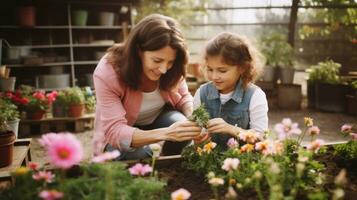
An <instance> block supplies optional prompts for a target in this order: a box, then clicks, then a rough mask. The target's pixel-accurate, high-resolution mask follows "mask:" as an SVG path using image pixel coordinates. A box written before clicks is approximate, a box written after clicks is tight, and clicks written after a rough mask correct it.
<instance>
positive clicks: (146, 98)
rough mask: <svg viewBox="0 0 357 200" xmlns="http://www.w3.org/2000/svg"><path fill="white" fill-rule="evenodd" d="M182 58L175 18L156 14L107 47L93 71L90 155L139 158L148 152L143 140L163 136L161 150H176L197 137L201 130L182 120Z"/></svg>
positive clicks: (189, 105) (185, 99)
mask: <svg viewBox="0 0 357 200" xmlns="http://www.w3.org/2000/svg"><path fill="white" fill-rule="evenodd" d="M187 62H188V54H187V49H186V45H185V42H184V40H183V36H182V34H181V31H180V30H179V29H178V27H177V23H176V22H175V21H174V20H173V19H172V18H169V17H166V16H163V15H158V14H154V15H150V16H147V17H146V18H144V19H143V20H141V21H140V22H139V23H138V24H137V25H136V26H135V27H134V28H133V29H132V30H131V32H130V34H129V36H128V39H127V40H126V41H125V42H124V44H122V45H118V46H113V47H111V48H110V49H109V50H108V53H107V54H106V55H105V56H104V57H103V58H102V59H101V60H100V61H99V63H98V66H97V67H96V69H95V71H94V75H93V76H94V86H95V90H96V97H97V106H96V117H95V134H94V138H93V142H94V154H95V155H98V154H100V153H101V152H103V151H112V150H114V149H118V150H119V151H120V152H121V155H120V157H119V158H118V159H119V160H127V159H141V158H145V157H149V156H151V150H150V147H149V146H148V144H151V143H157V142H160V141H167V142H165V144H164V148H163V154H165V155H168V154H179V153H180V152H181V149H182V148H183V146H184V145H185V144H187V141H190V140H191V139H193V138H194V137H196V136H198V135H199V134H200V131H201V129H200V128H199V127H198V126H197V124H196V123H194V122H190V121H188V120H187V119H186V117H188V116H190V115H191V114H192V110H193V98H192V96H191V95H190V93H189V92H188V88H187V85H186V82H185V80H184V77H185V65H186V64H187ZM169 107H170V108H169ZM171 108H174V109H176V110H173V109H171ZM178 110H179V111H181V112H179V111H178ZM182 141H186V142H185V143H179V142H182Z"/></svg>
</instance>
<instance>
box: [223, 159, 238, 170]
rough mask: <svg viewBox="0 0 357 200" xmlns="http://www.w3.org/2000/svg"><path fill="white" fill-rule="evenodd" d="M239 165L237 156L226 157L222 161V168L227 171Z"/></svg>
mask: <svg viewBox="0 0 357 200" xmlns="http://www.w3.org/2000/svg"><path fill="white" fill-rule="evenodd" d="M238 165H239V159H238V158H226V159H225V160H224V162H223V166H222V169H223V170H226V171H227V172H228V171H231V170H236V169H237V168H238Z"/></svg>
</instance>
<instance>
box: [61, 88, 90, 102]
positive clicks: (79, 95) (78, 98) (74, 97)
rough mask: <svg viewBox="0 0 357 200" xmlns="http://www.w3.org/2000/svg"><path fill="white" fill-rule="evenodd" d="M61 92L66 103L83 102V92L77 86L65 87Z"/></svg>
mask: <svg viewBox="0 0 357 200" xmlns="http://www.w3.org/2000/svg"><path fill="white" fill-rule="evenodd" d="M63 92H64V93H65V94H66V102H67V104H68V105H79V104H84V103H85V97H84V94H83V92H82V90H81V89H80V88H79V87H72V88H66V89H65V90H64V91H63Z"/></svg>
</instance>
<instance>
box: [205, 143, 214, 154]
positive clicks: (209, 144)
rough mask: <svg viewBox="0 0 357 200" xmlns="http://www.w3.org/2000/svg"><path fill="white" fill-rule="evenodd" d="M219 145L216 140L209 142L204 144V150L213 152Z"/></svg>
mask: <svg viewBox="0 0 357 200" xmlns="http://www.w3.org/2000/svg"><path fill="white" fill-rule="evenodd" d="M216 146H217V144H216V143H214V142H209V143H207V144H205V145H204V146H203V152H206V153H211V151H212V150H213V149H214V148H215V147H216Z"/></svg>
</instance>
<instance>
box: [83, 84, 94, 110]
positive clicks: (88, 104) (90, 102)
mask: <svg viewBox="0 0 357 200" xmlns="http://www.w3.org/2000/svg"><path fill="white" fill-rule="evenodd" d="M83 94H84V99H85V100H84V101H85V102H84V105H85V111H86V113H94V111H95V104H96V100H95V95H94V94H93V91H92V90H91V89H90V87H85V88H83Z"/></svg>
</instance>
